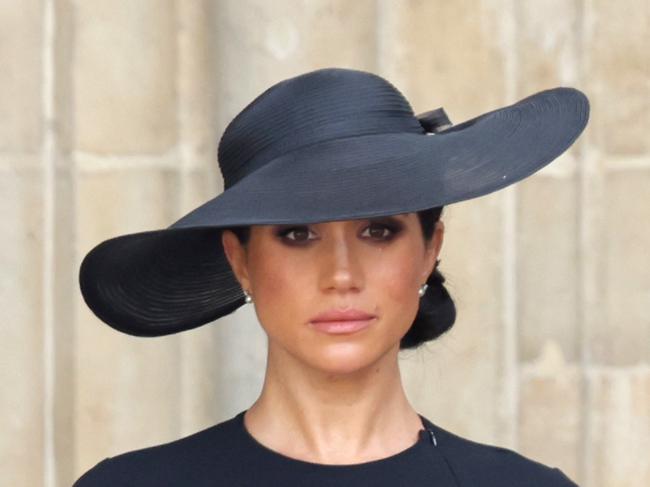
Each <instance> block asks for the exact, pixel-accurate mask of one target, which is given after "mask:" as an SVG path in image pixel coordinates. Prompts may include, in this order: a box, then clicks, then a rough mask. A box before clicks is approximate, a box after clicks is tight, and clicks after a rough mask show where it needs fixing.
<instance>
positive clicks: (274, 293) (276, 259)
mask: <svg viewBox="0 0 650 487" xmlns="http://www.w3.org/2000/svg"><path fill="white" fill-rule="evenodd" d="M250 264H251V267H250V268H251V280H252V282H253V283H254V289H253V294H254V296H253V299H254V301H255V309H256V311H257V313H258V318H259V321H260V323H262V324H264V325H265V327H266V326H267V325H268V326H269V327H273V328H277V327H278V326H282V325H283V324H290V323H296V322H298V321H304V319H305V316H307V317H309V316H310V315H309V314H308V310H306V309H305V308H306V307H307V305H308V304H309V303H306V302H305V301H306V300H307V299H308V297H309V290H312V289H314V286H315V284H314V282H313V280H314V276H315V269H312V268H311V267H309V266H310V265H313V264H310V263H309V261H306V262H303V260H302V259H299V258H296V256H295V255H291V254H290V253H288V252H279V251H276V252H273V251H269V248H268V247H267V248H266V249H265V251H264V253H263V258H253V259H251V261H250ZM313 309H314V308H312V310H313ZM306 313H307V314H306Z"/></svg>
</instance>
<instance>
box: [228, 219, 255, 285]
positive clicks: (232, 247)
mask: <svg viewBox="0 0 650 487" xmlns="http://www.w3.org/2000/svg"><path fill="white" fill-rule="evenodd" d="M221 245H223V250H224V253H225V254H226V258H227V259H228V263H229V264H230V267H231V268H232V271H233V273H234V274H235V277H236V278H237V281H239V284H240V285H241V287H242V289H244V290H245V291H247V292H249V293H250V289H251V288H250V279H249V278H248V265H247V254H246V249H245V248H244V246H243V245H242V244H241V242H240V241H239V239H238V238H237V235H235V234H234V232H232V231H231V230H227V229H224V230H223V231H222V232H221Z"/></svg>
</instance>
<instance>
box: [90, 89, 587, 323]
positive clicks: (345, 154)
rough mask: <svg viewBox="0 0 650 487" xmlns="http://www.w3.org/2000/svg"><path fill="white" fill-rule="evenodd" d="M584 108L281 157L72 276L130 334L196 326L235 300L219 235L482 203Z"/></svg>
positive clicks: (565, 105)
mask: <svg viewBox="0 0 650 487" xmlns="http://www.w3.org/2000/svg"><path fill="white" fill-rule="evenodd" d="M588 118H589V103H588V100H587V98H586V97H585V95H584V94H583V93H581V92H580V91H578V90H575V89H573V88H565V87H560V88H554V89H551V90H545V91H542V92H539V93H536V94H534V95H531V96H529V97H527V98H525V99H523V100H521V101H519V102H517V103H515V104H513V105H510V106H507V107H503V108H500V109H497V110H493V111H491V112H488V113H485V114H483V115H481V116H479V117H476V118H473V119H471V120H468V121H466V122H463V123H461V124H458V125H454V126H453V127H451V128H450V129H447V130H445V131H443V132H440V133H438V134H424V133H423V134H414V133H391V134H375V135H364V136H358V137H349V138H341V139H335V140H330V141H327V142H322V143H318V144H314V145H310V146H307V147H302V148H300V149H298V150H296V151H293V152H290V153H288V154H285V155H283V156H280V157H278V158H276V159H274V160H272V161H270V162H268V163H267V164H266V165H264V166H263V167H261V168H259V169H257V170H256V171H254V172H253V173H251V174H250V175H248V176H247V177H245V178H243V179H242V180H240V181H239V182H237V183H236V184H234V185H233V186H231V187H230V188H228V189H227V190H226V191H224V192H223V193H221V194H220V195H218V196H216V197H215V198H213V199H211V200H209V201H207V202H206V203H204V204H202V205H201V206H199V207H197V208H196V209H194V210H193V211H191V212H189V213H188V214H187V215H185V216H184V217H182V218H181V219H179V220H178V221H176V222H175V223H173V224H172V225H170V226H169V227H168V228H167V229H163V230H155V231H147V232H139V233H134V234H128V235H122V236H119V237H115V238H112V239H109V240H106V241H104V242H102V243H100V244H99V245H97V246H96V247H95V248H93V249H92V250H91V251H90V252H89V253H88V254H87V255H86V257H85V258H84V260H83V262H82V264H81V267H80V274H79V279H80V286H81V291H82V295H83V297H84V300H85V301H86V303H87V305H88V306H89V307H90V309H91V310H92V311H93V312H94V313H95V314H96V315H97V316H98V317H99V318H100V319H101V320H102V321H104V322H106V323H107V324H109V325H110V326H112V327H113V328H115V329H117V330H120V331H122V332H125V333H128V334H131V335H137V336H161V335H168V334H171V333H177V332H180V331H183V330H188V329H191V328H195V327H197V326H200V325H203V324H205V323H208V322H210V321H213V320H215V319H217V318H219V317H221V316H224V315H226V314H229V313H231V312H233V311H234V310H236V309H237V308H238V307H239V306H241V305H242V304H243V303H244V295H243V292H242V290H241V287H240V286H239V284H238V282H237V280H236V279H235V277H234V275H233V273H232V270H231V268H230V266H229V264H228V262H227V259H226V257H225V254H224V252H223V248H222V245H221V230H222V229H223V228H224V227H230V226H237V225H254V224H274V223H276V224H280V223H282V224H285V223H313V222H319V221H334V220H344V219H357V218H368V217H372V216H378V215H390V214H399V213H409V212H415V211H419V210H423V209H426V208H432V207H435V206H443V205H448V204H451V203H456V202H459V201H463V200H468V199H471V198H476V197H479V196H483V195H487V194H489V193H492V192H494V191H497V190H499V189H502V188H504V187H506V186H509V185H511V184H513V183H516V182H518V181H521V180H522V179H524V178H526V177H528V176H530V175H531V174H533V173H535V172H537V171H538V170H540V169H541V168H542V167H544V166H546V165H547V164H549V163H550V162H551V161H553V160H554V159H555V158H557V157H558V156H559V155H561V154H562V153H563V152H564V151H566V150H567V149H568V148H569V147H570V146H571V145H572V144H573V142H574V141H575V140H576V138H577V137H578V136H579V135H580V133H581V132H582V131H583V129H584V128H585V126H586V124H587V121H588Z"/></svg>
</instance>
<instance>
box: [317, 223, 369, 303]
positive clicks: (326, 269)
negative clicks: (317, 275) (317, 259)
mask: <svg viewBox="0 0 650 487" xmlns="http://www.w3.org/2000/svg"><path fill="white" fill-rule="evenodd" d="M325 240H326V241H327V243H326V245H323V246H322V249H323V255H322V259H321V262H322V267H321V276H322V277H321V281H322V282H321V287H322V289H324V290H325V291H329V292H331V291H338V292H349V291H351V290H352V291H358V290H359V289H360V288H361V287H362V285H363V268H362V263H361V261H360V258H359V257H360V256H359V255H358V249H357V246H355V245H354V243H353V242H350V241H349V238H348V237H346V235H344V234H343V232H337V233H334V232H332V233H331V234H330V235H329V238H327V239H325Z"/></svg>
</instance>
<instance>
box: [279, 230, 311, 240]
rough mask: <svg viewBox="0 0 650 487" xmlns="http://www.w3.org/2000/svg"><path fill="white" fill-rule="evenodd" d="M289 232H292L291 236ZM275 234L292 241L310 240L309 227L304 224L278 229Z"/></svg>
mask: <svg viewBox="0 0 650 487" xmlns="http://www.w3.org/2000/svg"><path fill="white" fill-rule="evenodd" d="M291 234H293V237H289V235H291ZM277 235H278V236H279V237H281V238H283V239H286V240H289V241H291V242H294V243H301V242H307V241H309V240H310V239H309V228H308V227H305V226H300V227H289V228H284V229H281V230H280V231H278V233H277Z"/></svg>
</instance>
